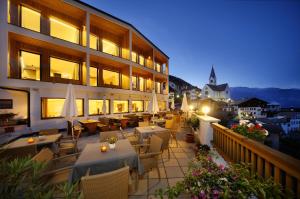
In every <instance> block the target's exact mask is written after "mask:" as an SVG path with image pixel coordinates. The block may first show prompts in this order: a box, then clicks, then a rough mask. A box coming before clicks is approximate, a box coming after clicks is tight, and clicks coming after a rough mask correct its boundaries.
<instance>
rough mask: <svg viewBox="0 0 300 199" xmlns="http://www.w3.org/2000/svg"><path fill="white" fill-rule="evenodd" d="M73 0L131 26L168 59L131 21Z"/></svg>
mask: <svg viewBox="0 0 300 199" xmlns="http://www.w3.org/2000/svg"><path fill="white" fill-rule="evenodd" d="M73 1H75V2H77V3H80V4H82V5H84V6H87V7H89V8H91V9H94V10H96V11H97V12H101V13H102V14H104V15H107V16H108V17H111V18H113V19H116V20H118V21H120V22H122V23H124V24H126V25H128V26H130V27H131V28H133V29H134V30H135V31H136V32H138V33H139V34H140V35H141V36H142V37H144V39H146V40H147V41H148V42H149V43H150V44H151V45H153V46H154V47H155V48H156V49H157V50H158V51H159V52H161V53H162V54H163V55H164V56H166V57H167V58H168V59H170V57H169V56H168V55H167V54H166V53H164V52H163V51H162V50H161V49H160V48H159V47H157V46H156V45H155V44H154V43H153V42H152V41H151V40H150V39H148V38H147V37H146V36H145V35H144V34H143V33H141V32H140V31H139V30H138V29H137V28H136V27H135V26H134V25H132V24H131V23H129V22H127V21H124V20H122V19H120V18H118V17H116V16H114V15H111V14H109V13H107V12H105V11H103V10H100V9H99V8H96V7H94V6H92V5H90V4H87V3H85V2H83V1H81V0H73Z"/></svg>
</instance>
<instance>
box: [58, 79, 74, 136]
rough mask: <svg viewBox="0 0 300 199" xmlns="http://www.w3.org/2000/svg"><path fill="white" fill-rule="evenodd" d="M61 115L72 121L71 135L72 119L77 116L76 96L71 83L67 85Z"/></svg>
mask: <svg viewBox="0 0 300 199" xmlns="http://www.w3.org/2000/svg"><path fill="white" fill-rule="evenodd" d="M61 115H62V116H63V117H65V118H66V119H67V120H68V121H70V122H71V123H72V136H73V119H74V117H76V116H77V106H76V96H75V92H74V88H73V85H72V84H69V85H68V88H67V94H66V99H65V102H64V106H63V110H62V113H61Z"/></svg>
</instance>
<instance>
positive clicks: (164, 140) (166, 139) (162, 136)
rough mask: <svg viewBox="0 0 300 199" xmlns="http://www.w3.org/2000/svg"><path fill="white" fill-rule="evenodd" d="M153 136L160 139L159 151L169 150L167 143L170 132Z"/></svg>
mask: <svg viewBox="0 0 300 199" xmlns="http://www.w3.org/2000/svg"><path fill="white" fill-rule="evenodd" d="M155 135H157V136H158V137H160V138H161V139H162V146H161V150H165V149H168V148H169V141H170V137H171V134H170V132H169V131H164V132H159V133H155Z"/></svg>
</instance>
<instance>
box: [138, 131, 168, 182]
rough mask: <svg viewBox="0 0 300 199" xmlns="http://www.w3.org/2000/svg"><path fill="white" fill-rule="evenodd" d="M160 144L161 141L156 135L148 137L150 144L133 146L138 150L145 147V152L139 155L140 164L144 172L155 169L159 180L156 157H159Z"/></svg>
mask: <svg viewBox="0 0 300 199" xmlns="http://www.w3.org/2000/svg"><path fill="white" fill-rule="evenodd" d="M162 144H163V140H162V139H161V138H160V137H158V136H157V135H152V136H151V137H150V144H139V145H135V147H136V148H137V149H139V148H140V147H146V150H145V152H144V153H140V154H139V157H140V161H141V164H142V165H143V167H144V171H145V172H148V171H150V170H151V169H154V168H156V169H157V172H158V176H159V179H160V171H159V168H158V157H159V156H160V155H161V149H162ZM138 151H140V150H138Z"/></svg>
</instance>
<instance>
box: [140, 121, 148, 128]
mask: <svg viewBox="0 0 300 199" xmlns="http://www.w3.org/2000/svg"><path fill="white" fill-rule="evenodd" d="M146 126H149V121H145V122H139V127H146Z"/></svg>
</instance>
